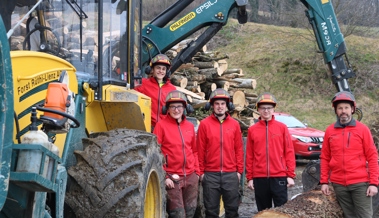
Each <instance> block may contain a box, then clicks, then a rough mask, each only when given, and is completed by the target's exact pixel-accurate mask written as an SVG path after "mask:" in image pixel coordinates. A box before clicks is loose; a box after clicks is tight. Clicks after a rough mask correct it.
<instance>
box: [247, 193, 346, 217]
mask: <svg viewBox="0 0 379 218" xmlns="http://www.w3.org/2000/svg"><path fill="white" fill-rule="evenodd" d="M330 190H331V192H332V193H331V195H329V196H326V195H324V194H322V193H321V190H312V191H309V192H306V193H303V194H301V195H299V196H297V197H296V198H294V199H293V200H290V201H288V202H287V203H286V204H284V205H283V206H281V207H275V208H271V209H268V210H263V211H261V212H259V213H257V214H256V215H255V216H254V218H268V217H276V218H305V217H306V218H313V217H314V218H318V217H328V218H342V217H343V212H342V209H341V207H340V206H339V205H338V202H337V199H336V196H335V194H334V191H333V188H332V187H330Z"/></svg>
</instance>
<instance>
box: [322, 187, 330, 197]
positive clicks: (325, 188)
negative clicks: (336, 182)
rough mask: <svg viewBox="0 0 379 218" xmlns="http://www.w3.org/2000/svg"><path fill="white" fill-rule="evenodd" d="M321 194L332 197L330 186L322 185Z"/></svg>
mask: <svg viewBox="0 0 379 218" xmlns="http://www.w3.org/2000/svg"><path fill="white" fill-rule="evenodd" d="M321 192H322V193H323V194H324V195H330V190H329V185H328V184H322V185H321Z"/></svg>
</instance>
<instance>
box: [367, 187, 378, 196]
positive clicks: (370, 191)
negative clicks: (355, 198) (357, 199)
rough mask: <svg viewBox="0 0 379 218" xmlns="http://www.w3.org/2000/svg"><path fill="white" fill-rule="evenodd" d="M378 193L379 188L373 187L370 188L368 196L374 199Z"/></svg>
mask: <svg viewBox="0 0 379 218" xmlns="http://www.w3.org/2000/svg"><path fill="white" fill-rule="evenodd" d="M377 193H378V187H376V186H373V185H369V186H368V188H367V193H366V196H370V197H372V196H374V195H376V194H377Z"/></svg>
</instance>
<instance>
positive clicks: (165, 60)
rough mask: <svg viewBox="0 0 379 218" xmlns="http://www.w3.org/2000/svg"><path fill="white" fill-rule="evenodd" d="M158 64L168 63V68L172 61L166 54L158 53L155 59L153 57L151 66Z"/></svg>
mask: <svg viewBox="0 0 379 218" xmlns="http://www.w3.org/2000/svg"><path fill="white" fill-rule="evenodd" d="M157 64H163V65H166V66H167V68H170V67H171V61H170V59H169V58H168V57H167V56H166V55H164V54H158V55H156V56H155V57H154V58H153V59H151V61H150V67H153V66H155V65H157Z"/></svg>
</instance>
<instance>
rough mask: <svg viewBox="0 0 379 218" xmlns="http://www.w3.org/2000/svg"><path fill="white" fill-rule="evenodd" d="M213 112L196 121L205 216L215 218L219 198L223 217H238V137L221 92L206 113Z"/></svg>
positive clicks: (213, 95)
mask: <svg viewBox="0 0 379 218" xmlns="http://www.w3.org/2000/svg"><path fill="white" fill-rule="evenodd" d="M211 107H212V108H213V113H212V114H211V115H209V116H208V117H207V118H205V119H203V120H202V121H201V122H200V126H199V130H198V132H197V144H198V151H199V167H200V175H201V176H200V180H201V181H202V185H203V199H204V206H205V215H206V217H219V211H220V198H221V197H222V200H223V202H224V207H225V217H233V218H234V217H238V207H239V203H240V196H239V180H240V179H241V174H242V171H243V149H242V134H241V127H240V125H239V123H238V122H237V121H236V120H234V119H233V118H232V117H231V116H230V115H229V114H228V113H227V110H229V111H231V110H233V109H234V106H233V104H232V103H231V102H230V96H229V94H228V92H226V91H225V90H224V89H216V90H214V91H213V92H212V93H211V95H210V97H209V103H207V105H206V106H205V109H206V110H209V109H210V108H211Z"/></svg>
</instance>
